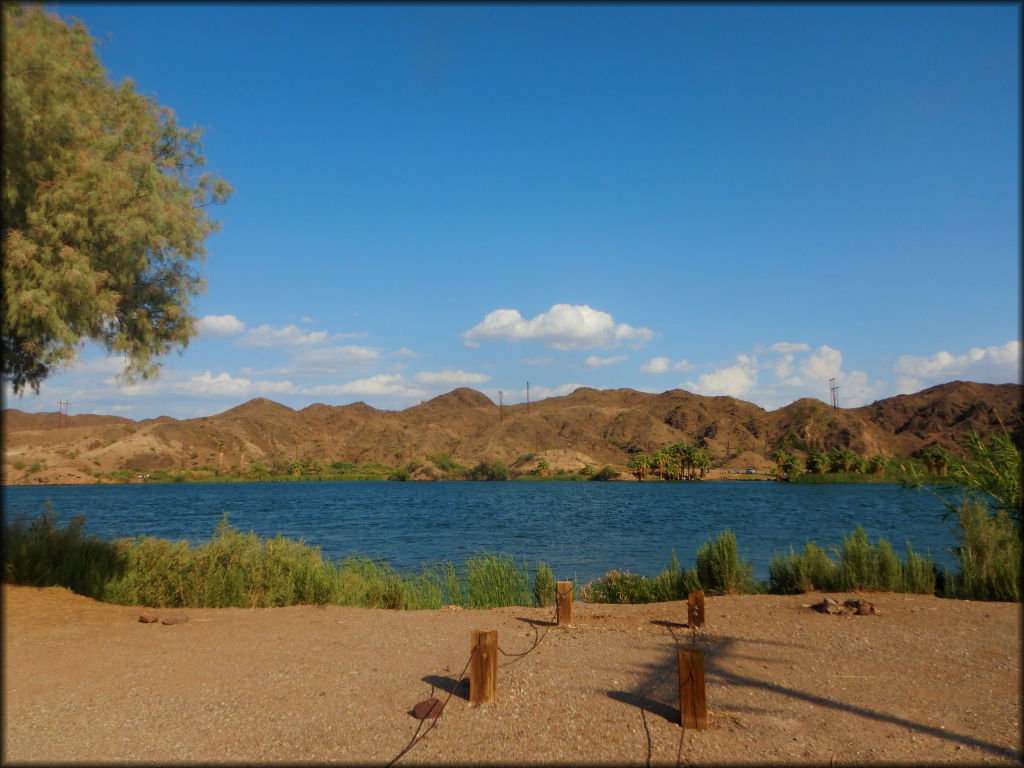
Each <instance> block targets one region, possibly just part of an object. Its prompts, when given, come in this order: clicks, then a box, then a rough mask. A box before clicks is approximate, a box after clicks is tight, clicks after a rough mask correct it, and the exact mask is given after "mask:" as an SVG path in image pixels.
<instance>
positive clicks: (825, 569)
mask: <svg viewBox="0 0 1024 768" xmlns="http://www.w3.org/2000/svg"><path fill="white" fill-rule="evenodd" d="M768 583H769V585H770V588H771V590H772V591H773V592H780V593H782V594H786V595H788V594H796V593H800V592H810V591H812V590H815V589H820V590H833V589H835V583H836V567H835V563H833V562H832V560H831V559H829V556H828V555H827V554H826V553H825V550H824V549H822V548H821V547H819V546H818V545H817V544H815V543H814V542H813V541H808V542H805V543H804V551H803V552H802V553H801V554H799V555H798V554H796V553H795V552H794V551H793V547H792V546H791V547H790V548H789V556H788V557H784V556H782V555H780V554H779V553H778V552H776V553H775V555H774V556H773V558H772V561H771V563H770V564H769V566H768Z"/></svg>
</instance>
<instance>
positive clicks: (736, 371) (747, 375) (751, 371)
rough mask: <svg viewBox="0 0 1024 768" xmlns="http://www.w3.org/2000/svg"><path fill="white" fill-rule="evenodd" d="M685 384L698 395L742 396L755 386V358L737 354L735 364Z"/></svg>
mask: <svg viewBox="0 0 1024 768" xmlns="http://www.w3.org/2000/svg"><path fill="white" fill-rule="evenodd" d="M686 386H687V388H688V389H690V390H691V391H693V392H696V393H697V394H699V395H731V396H732V397H743V396H744V395H746V394H747V393H748V392H750V390H752V389H753V388H754V387H755V386H757V358H756V357H748V356H747V355H738V356H737V357H736V364H735V365H729V366H726V367H724V368H719V369H717V370H715V371H712V372H711V373H705V374H703V375H701V376H700V377H699V378H698V379H697V382H696V383H694V382H687V383H686Z"/></svg>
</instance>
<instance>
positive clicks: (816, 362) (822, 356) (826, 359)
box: [800, 344, 843, 379]
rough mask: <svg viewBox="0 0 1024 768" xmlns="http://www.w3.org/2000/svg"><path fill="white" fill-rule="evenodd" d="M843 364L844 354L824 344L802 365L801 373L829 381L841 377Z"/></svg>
mask: <svg viewBox="0 0 1024 768" xmlns="http://www.w3.org/2000/svg"><path fill="white" fill-rule="evenodd" d="M842 364H843V353H842V352H840V351H839V350H838V349H832V347H830V346H828V345H827V344H822V345H821V346H820V347H818V348H817V349H816V350H814V352H813V353H812V354H811V356H810V357H809V358H807V359H806V360H804V361H803V362H802V363H801V364H800V373H802V374H803V375H804V376H807V377H809V378H812V379H829V378H831V377H833V376H838V375H839V369H840V368H841V367H842Z"/></svg>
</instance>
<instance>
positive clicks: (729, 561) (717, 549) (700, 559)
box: [697, 529, 755, 594]
mask: <svg viewBox="0 0 1024 768" xmlns="http://www.w3.org/2000/svg"><path fill="white" fill-rule="evenodd" d="M753 570H754V567H753V565H752V564H751V563H750V562H746V561H745V562H740V558H739V553H738V552H737V549H736V536H735V535H733V533H732V531H730V530H729V529H726V530H725V531H723V532H722V533H721V534H719V535H718V536H717V537H716V538H715V540H714V541H713V542H712V541H710V540H709V541H707V542H705V543H704V544H702V545H701V547H700V549H698V550H697V576H698V578H699V580H700V583H701V584H702V585H703V586H704V589H705V590H706V591H707V592H708V593H709V594H736V593H739V592H751V591H755V584H754V581H753V577H752V574H753Z"/></svg>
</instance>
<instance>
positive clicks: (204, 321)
mask: <svg viewBox="0 0 1024 768" xmlns="http://www.w3.org/2000/svg"><path fill="white" fill-rule="evenodd" d="M198 330H199V335H200V336H234V335H236V334H239V333H241V332H242V331H244V330H245V323H243V322H242V321H241V320H239V319H238V318H237V317H235V316H234V315H206V316H205V317H201V318H199V324H198Z"/></svg>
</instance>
